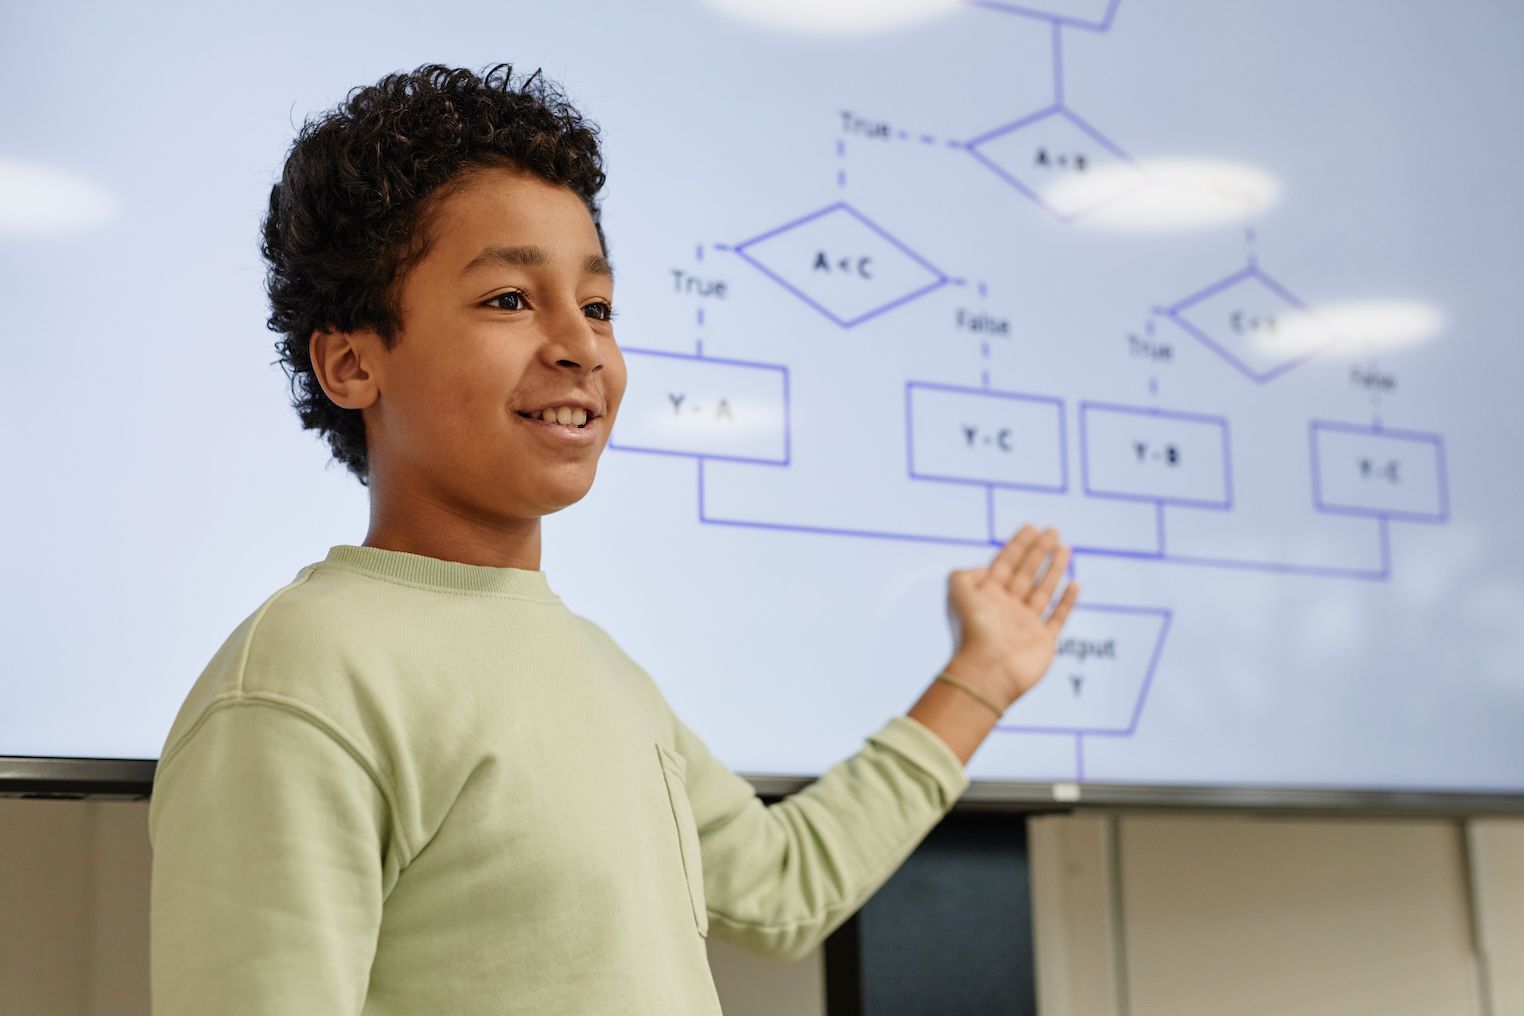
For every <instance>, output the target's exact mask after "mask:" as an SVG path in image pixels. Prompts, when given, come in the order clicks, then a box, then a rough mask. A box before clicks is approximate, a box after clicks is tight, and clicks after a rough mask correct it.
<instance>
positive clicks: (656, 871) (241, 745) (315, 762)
mask: <svg viewBox="0 0 1524 1016" xmlns="http://www.w3.org/2000/svg"><path fill="white" fill-rule="evenodd" d="M801 708H807V705H806V704H801ZM782 733H783V732H781V731H780V734H782ZM967 785H968V778H967V776H966V774H965V772H964V770H963V767H962V765H961V764H960V763H959V761H958V758H957V756H956V755H954V754H953V753H952V751H951V749H949V748H948V747H947V746H946V745H945V744H943V742H942V741H941V740H940V739H938V738H937V737H936V735H934V734H933V733H932V732H931V731H930V730H928V729H927V728H926V727H924V726H923V725H921V724H920V723H918V722H916V721H915V720H912V719H910V718H909V717H907V716H896V717H894V718H892V719H890V720H889V721H888V723H887V724H886V725H885V726H884V727H883V728H882V729H881V730H879V731H878V732H877V733H875V734H873V735H872V736H871V737H869V738H868V739H867V742H866V744H865V745H864V747H863V748H862V750H860V751H859V752H858V753H857V754H855V755H853V756H852V757H850V758H848V759H846V760H844V761H843V762H840V763H838V764H837V765H836V766H835V767H833V768H832V769H831V770H830V771H829V772H827V773H826V774H825V775H824V776H822V777H821V778H820V779H819V780H817V781H816V782H814V783H813V784H811V785H810V786H809V787H807V788H806V789H804V790H802V791H800V792H798V793H796V794H794V795H792V796H790V797H788V798H786V799H785V800H783V801H781V802H779V803H777V804H774V805H772V806H771V807H768V806H765V805H764V804H763V803H762V801H761V800H759V799H758V798H757V796H756V795H755V793H754V791H753V789H752V787H751V785H750V784H748V783H747V782H746V781H745V780H743V779H741V778H740V777H739V776H736V775H735V774H734V773H732V772H731V771H730V770H728V769H727V768H726V767H725V766H724V765H722V764H721V763H720V762H718V761H717V760H716V759H715V758H714V757H713V756H712V755H710V753H709V752H708V750H707V749H706V748H705V747H704V744H703V743H702V742H701V741H700V740H699V739H698V737H696V736H695V735H694V734H693V732H692V731H690V730H689V729H688V728H687V727H685V726H684V725H683V724H682V723H681V722H679V721H678V720H677V718H676V717H675V716H674V715H673V714H672V712H671V710H670V709H669V708H668V706H667V704H666V702H665V701H664V700H663V698H662V695H661V693H660V691H658V690H657V687H656V685H655V684H654V683H653V682H652V680H651V678H650V676H649V675H648V674H647V673H646V672H645V671H644V670H642V669H641V668H640V666H639V665H637V664H636V663H635V662H634V661H633V660H631V659H630V658H629V657H628V656H626V655H625V654H624V652H623V651H622V650H621V649H620V648H619V646H617V645H616V644H615V643H614V641H613V640H612V639H611V638H610V637H609V636H608V635H607V634H606V633H605V632H604V631H603V630H602V629H601V628H599V627H598V626H597V625H595V624H593V623H592V622H591V621H589V620H587V619H585V618H583V617H580V616H578V615H577V614H574V613H573V612H572V611H571V610H569V609H568V608H567V606H566V605H565V604H564V603H563V602H562V601H561V600H560V598H558V597H557V596H556V595H555V594H554V593H553V592H551V590H550V587H549V585H548V583H547V579H546V576H545V573H544V572H540V571H529V570H524V569H516V568H491V567H484V566H480V565H468V564H461V563H458V562H453V561H442V560H438V559H436V558H431V557H422V556H419V555H416V554H405V553H400V552H397V551H389V550H381V549H378V548H373V547H356V546H347V545H346V546H338V547H334V548H333V549H332V550H330V551H329V554H328V557H327V558H326V559H325V560H323V561H321V562H319V563H317V564H313V565H310V566H308V567H306V568H303V569H302V570H301V571H300V572H299V573H298V575H297V576H296V578H295V579H294V580H293V581H292V583H291V584H290V585H288V586H286V587H285V588H284V589H281V590H279V591H278V592H276V593H275V594H274V595H272V596H271V597H270V598H269V599H268V600H266V601H265V603H264V604H263V605H261V606H260V607H259V609H258V610H256V611H255V612H254V613H253V614H252V615H251V616H250V617H249V618H248V619H247V620H245V621H244V622H243V623H242V624H241V625H239V627H238V628H237V629H236V630H235V631H234V632H233V634H232V635H231V636H229V638H228V640H227V641H226V642H225V643H224V644H223V646H222V648H221V649H220V650H218V652H217V654H216V655H215V656H214V657H213V659H212V660H211V662H210V663H209V664H208V665H207V668H206V670H205V671H204V672H203V673H202V675H201V677H200V678H199V680H197V682H196V684H195V686H194V687H193V688H192V689H191V691H190V694H189V695H188V697H187V698H186V700H185V703H184V705H183V706H182V707H181V710H180V713H179V716H178V717H177V718H176V720H175V723H174V726H173V728H172V729H171V730H170V733H169V737H168V739H167V740H166V742H165V745H164V751H163V755H162V757H161V759H160V761H159V766H158V771H157V773H156V775H155V779H154V793H153V799H152V801H151V802H150V806H149V831H150V835H151V837H152V841H153V848H154V859H153V890H152V911H151V914H152V922H151V923H152V927H151V943H150V944H151V953H152V976H153V1011H154V1013H155V1014H157V1016H190V1014H197V1016H201V1014H208V1013H216V1014H219V1016H242V1014H256V1013H257V1014H269V1016H277V1014H278V1016H302V1014H313V1016H318V1014H322V1016H342V1014H352V1013H365V1014H370V1016H382V1014H385V1016H414V1014H417V1016H422V1014H429V1016H442V1014H448V1016H473V1014H478V1013H481V1014H486V1013H491V1014H494V1016H501V1014H508V1013H536V1014H539V1013H576V1014H598V1013H609V1014H614V1013H618V1014H621V1016H629V1014H653V1016H655V1014H661V1016H673V1014H689V1013H717V1012H719V1001H718V999H717V998H716V995H715V990H714V984H713V981H712V979H711V977H710V973H709V966H708V960H707V955H706V952H705V948H704V936H705V935H707V934H709V933H710V932H713V933H714V934H716V935H720V936H723V937H725V938H728V939H732V940H734V941H736V942H739V943H740V944H742V945H744V946H747V947H750V948H752V949H755V950H758V951H761V952H764V953H768V954H771V955H774V956H778V957H782V958H795V957H799V956H802V955H804V954H805V953H807V952H809V951H810V950H811V949H813V948H814V947H815V946H816V945H817V944H818V943H819V942H820V941H821V940H822V939H823V938H824V937H825V936H826V935H827V934H828V933H830V932H831V931H832V930H833V929H834V928H836V926H837V925H839V924H840V923H841V922H842V921H844V920H846V918H847V917H849V916H850V915H851V914H852V913H853V912H854V911H855V910H856V909H857V908H858V907H859V906H861V905H862V903H863V902H864V901H865V900H866V899H867V897H868V896H869V895H870V894H871V893H872V892H873V891H874V890H875V889H876V888H878V886H879V885H881V884H882V883H883V882H884V881H885V880H886V879H887V878H888V877H889V875H890V874H891V873H892V872H893V871H894V869H895V868H896V867H898V866H899V864H900V863H901V862H902V861H903V860H904V859H905V857H907V856H908V855H909V853H910V851H911V850H912V849H913V848H914V847H915V845H916V844H917V843H918V842H920V840H921V839H922V838H923V837H924V836H925V834H926V833H927V832H928V831H929V830H930V829H931V828H932V827H933V826H934V825H935V824H936V823H937V821H938V820H939V819H940V818H941V817H942V816H943V814H945V813H946V812H947V810H948V809H949V808H950V807H951V806H952V804H953V802H954V801H955V800H956V799H957V798H958V796H959V795H960V794H961V793H962V792H963V790H964V789H965V788H966V787H967Z"/></svg>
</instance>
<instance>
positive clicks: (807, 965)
mask: <svg viewBox="0 0 1524 1016" xmlns="http://www.w3.org/2000/svg"><path fill="white" fill-rule="evenodd" d="M1031 829H1032V871H1033V898H1034V907H1035V911H1036V920H1037V928H1038V933H1037V941H1038V957H1037V959H1038V976H1039V993H1040V996H1041V1002H1042V1011H1043V1013H1044V1014H1045V1016H1092V1014H1098V1016H1152V1014H1165V1013H1168V1014H1170V1016H1191V1014H1196V1013H1213V1014H1219V1013H1228V1012H1231V1013H1234V1014H1235V1016H1259V1014H1270V1013H1275V1014H1284V1013H1296V1014H1297V1016H1318V1014H1323V1013H1328V1014H1333V1013H1339V1014H1347V1013H1366V1012H1372V1013H1375V1012H1379V1013H1382V1014H1383V1016H1405V1014H1425V1016H1428V1014H1442V1016H1515V1014H1518V1016H1524V820H1517V819H1511V820H1501V819H1489V820H1477V821H1472V822H1469V823H1463V822H1455V821H1449V820H1439V819H1407V820H1357V819H1337V820H1336V819H1308V818H1277V817H1263V816H1261V817H1256V816H1237V815H1203V814H1174V813H1171V814H1145V813H1136V814H1130V815H1122V816H1114V815H1079V816H1050V817H1045V818H1041V819H1036V820H1034V821H1033V822H1032V824H1031ZM149 870H150V854H149V849H148V835H147V805H146V803H145V802H105V801H96V802H79V801H23V800H5V799H0V1013H3V1014H5V1016H108V1014H109V1016H148V942H147V931H148V877H149ZM1468 870H1469V871H1471V872H1472V873H1473V874H1474V878H1469V879H1468ZM1471 885H1474V886H1475V887H1476V889H1477V891H1476V893H1475V895H1474V897H1473V894H1472V893H1471V892H1469V891H1468V888H1469V886H1471ZM710 959H711V962H712V964H713V966H714V971H715V980H716V983H717V984H718V985H719V989H720V996H721V999H722V1000H723V1002H724V1004H725V1011H726V1013H727V1016H763V1014H766V1016H780V1014H786V1016H821V1014H823V1013H824V1002H823V995H824V987H823V984H824V982H823V972H822V966H821V959H820V956H819V954H818V953H817V954H816V955H813V956H810V957H807V958H805V959H804V960H801V961H800V962H798V963H793V964H782V963H777V962H775V961H772V960H766V959H762V958H760V957H755V956H752V955H750V954H748V953H745V952H743V951H741V950H739V949H736V948H734V947H731V946H729V945H727V944H725V943H722V942H714V943H711V948H710ZM1489 961H1490V962H1489ZM1489 996H1490V1002H1491V1006H1492V1007H1491V1009H1490V1010H1489V1009H1486V1008H1484V1006H1485V1005H1486V1004H1487V1001H1488V998H1489Z"/></svg>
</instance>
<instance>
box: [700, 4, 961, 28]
mask: <svg viewBox="0 0 1524 1016" xmlns="http://www.w3.org/2000/svg"><path fill="white" fill-rule="evenodd" d="M709 3H710V5H711V6H713V7H715V8H717V9H719V10H721V11H723V12H725V13H726V14H731V15H734V16H736V17H738V18H742V19H744V20H746V21H751V22H755V23H758V24H763V25H767V26H768V27H770V28H784V29H789V30H792V31H797V32H816V33H820V34H824V35H836V34H847V33H852V32H873V31H879V30H881V29H888V28H899V27H902V26H905V25H913V24H916V23H918V22H922V21H926V20H929V19H931V18H935V17H939V16H940V15H943V14H947V13H949V12H950V11H953V10H955V9H957V8H959V7H961V6H962V4H961V3H960V0H709Z"/></svg>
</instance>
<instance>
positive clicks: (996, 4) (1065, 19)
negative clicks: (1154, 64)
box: [967, 0, 1121, 32]
mask: <svg viewBox="0 0 1524 1016" xmlns="http://www.w3.org/2000/svg"><path fill="white" fill-rule="evenodd" d="M967 3H968V5H969V6H970V7H983V8H985V9H986V10H991V11H999V12H1001V13H1002V14H1018V15H1021V16H1022V17H1027V18H1036V19H1037V20H1039V21H1051V22H1052V23H1053V24H1054V25H1055V26H1057V25H1065V26H1068V27H1070V28H1078V29H1080V30H1081V31H1084V32H1105V31H1109V30H1110V28H1111V22H1112V19H1114V18H1115V17H1116V16H1117V6H1118V5H1119V4H1120V3H1121V0H1110V2H1109V3H1107V5H1106V9H1105V10H1104V11H1103V12H1102V13H1101V16H1100V17H1099V18H1096V19H1093V20H1086V19H1084V18H1075V17H1070V16H1066V15H1062V14H1055V13H1053V12H1052V11H1046V10H1043V9H1042V8H1040V7H1032V6H1029V5H1027V4H1022V3H1007V2H1004V0H967Z"/></svg>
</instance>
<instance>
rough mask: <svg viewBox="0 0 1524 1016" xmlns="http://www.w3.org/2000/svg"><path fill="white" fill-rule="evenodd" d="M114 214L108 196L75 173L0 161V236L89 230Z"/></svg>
mask: <svg viewBox="0 0 1524 1016" xmlns="http://www.w3.org/2000/svg"><path fill="white" fill-rule="evenodd" d="M115 213H116V202H115V201H114V200H113V199H112V197H111V195H110V194H109V193H108V192H107V191H106V190H105V189H103V188H102V187H100V186H98V185H97V184H95V183H92V182H91V181H89V180H87V179H86V178H85V177H83V176H80V175H79V174H78V173H75V172H73V171H71V170H67V169H59V168H57V167H54V166H43V165H39V164H37V163H28V162H21V161H19V160H16V159H6V158H0V235H7V234H16V233H63V232H73V231H75V230H81V229H90V228H92V227H94V226H99V225H101V224H102V223H104V222H107V221H109V220H110V219H111V217H112V216H113V215H114V214H115Z"/></svg>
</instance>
